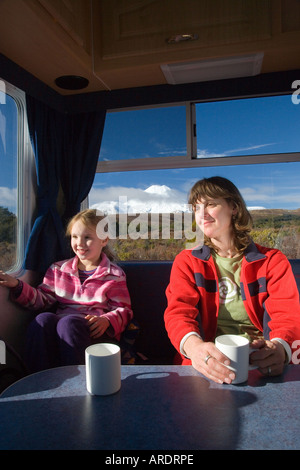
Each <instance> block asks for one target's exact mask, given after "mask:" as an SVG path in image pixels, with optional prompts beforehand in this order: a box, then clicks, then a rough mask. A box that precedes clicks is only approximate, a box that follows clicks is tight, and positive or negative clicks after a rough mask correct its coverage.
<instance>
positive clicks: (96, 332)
mask: <svg viewBox="0 0 300 470" xmlns="http://www.w3.org/2000/svg"><path fill="white" fill-rule="evenodd" d="M85 319H86V320H87V321H88V324H89V328H90V335H91V338H94V339H95V338H100V336H102V335H103V334H104V333H105V332H106V330H107V328H108V327H109V325H110V323H109V321H108V319H107V318H106V317H98V316H97V315H86V317H85Z"/></svg>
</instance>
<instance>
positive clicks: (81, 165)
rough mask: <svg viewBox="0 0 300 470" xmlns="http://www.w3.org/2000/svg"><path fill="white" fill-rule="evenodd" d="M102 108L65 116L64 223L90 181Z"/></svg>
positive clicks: (95, 163)
mask: <svg viewBox="0 0 300 470" xmlns="http://www.w3.org/2000/svg"><path fill="white" fill-rule="evenodd" d="M105 115H106V112H105V111H99V112H91V113H82V114H71V115H69V116H68V119H67V120H66V123H65V126H66V129H65V135H66V136H67V137H66V138H65V140H64V159H63V166H62V178H61V184H62V189H63V192H64V195H65V200H66V210H65V213H64V215H63V219H64V223H67V222H68V220H69V219H70V218H71V217H72V216H73V215H74V214H76V213H77V212H79V210H80V204H81V202H82V201H83V200H84V199H85V198H86V197H87V196H88V194H89V191H90V188H91V186H92V184H93V181H94V177H95V172H96V166H97V163H98V157H99V152H100V145H101V140H102V134H103V128H104V123H105Z"/></svg>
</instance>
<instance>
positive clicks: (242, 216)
mask: <svg viewBox="0 0 300 470" xmlns="http://www.w3.org/2000/svg"><path fill="white" fill-rule="evenodd" d="M218 198H222V199H225V200H226V201H227V203H231V204H232V205H233V207H234V208H236V214H235V215H234V217H233V219H232V227H233V232H234V237H235V240H234V242H235V246H236V248H237V249H238V251H239V252H243V251H244V250H245V249H246V248H247V246H248V245H249V243H250V235H249V233H250V231H251V229H252V217H251V214H250V212H249V211H248V209H247V207H246V204H245V201H244V199H243V197H242V195H241V193H240V192H239V190H238V188H237V187H236V186H235V185H234V184H233V183H232V182H231V181H230V180H228V179H227V178H223V177H221V176H212V177H211V178H203V179H202V180H199V181H197V183H195V184H194V186H193V187H192V189H191V191H190V195H189V204H191V205H192V207H193V210H195V208H196V205H197V202H200V201H203V200H204V201H206V200H208V199H218ZM204 242H205V244H206V245H208V246H210V247H211V248H214V249H216V247H214V246H213V243H212V242H211V241H210V239H209V238H207V237H205V236H204Z"/></svg>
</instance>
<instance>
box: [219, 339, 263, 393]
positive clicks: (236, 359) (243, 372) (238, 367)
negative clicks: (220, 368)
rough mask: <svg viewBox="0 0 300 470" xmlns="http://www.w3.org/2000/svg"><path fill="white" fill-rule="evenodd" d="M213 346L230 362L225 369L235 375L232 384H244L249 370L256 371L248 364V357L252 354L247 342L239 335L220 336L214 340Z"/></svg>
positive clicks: (254, 367)
mask: <svg viewBox="0 0 300 470" xmlns="http://www.w3.org/2000/svg"><path fill="white" fill-rule="evenodd" d="M215 345H216V347H217V348H218V349H219V350H220V351H221V352H222V353H223V354H225V356H227V357H228V359H229V360H230V366H227V367H228V368H229V369H231V370H233V372H234V373H235V379H234V380H233V381H232V383H233V384H239V383H242V382H246V380H248V372H249V370H250V369H256V366H252V365H250V364H249V355H250V354H251V353H252V352H253V350H252V349H250V342H249V340H248V339H247V338H245V337H244V336H239V335H221V336H218V337H217V338H216V339H215Z"/></svg>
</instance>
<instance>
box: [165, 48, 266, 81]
mask: <svg viewBox="0 0 300 470" xmlns="http://www.w3.org/2000/svg"><path fill="white" fill-rule="evenodd" d="M263 57H264V54H263V52H259V53H257V54H247V55H243V56H236V57H224V58H218V59H209V60H200V61H196V62H182V63H177V64H164V65H161V66H160V67H161V70H162V72H163V74H164V76H165V78H166V80H167V82H168V83H170V84H172V85H177V84H180V83H192V82H207V81H212V80H224V79H226V78H239V77H250V76H253V75H258V74H259V73H260V71H261V66H262V61H263Z"/></svg>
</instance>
